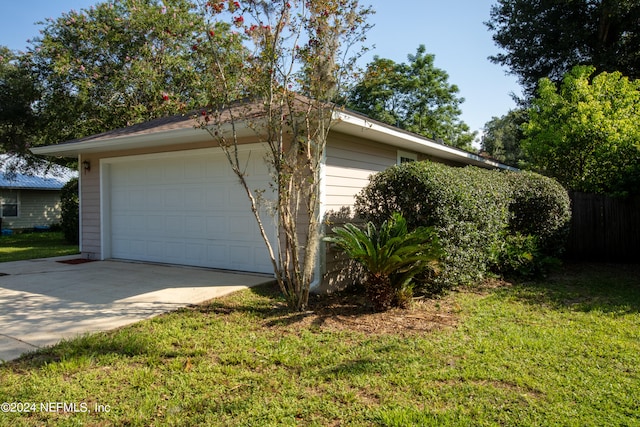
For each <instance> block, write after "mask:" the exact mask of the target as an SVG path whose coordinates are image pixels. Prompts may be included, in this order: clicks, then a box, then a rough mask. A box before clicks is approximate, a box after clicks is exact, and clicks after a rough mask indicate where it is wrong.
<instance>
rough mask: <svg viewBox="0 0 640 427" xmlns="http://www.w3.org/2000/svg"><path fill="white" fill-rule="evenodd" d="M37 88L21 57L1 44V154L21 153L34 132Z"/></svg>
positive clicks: (25, 148)
mask: <svg viewBox="0 0 640 427" xmlns="http://www.w3.org/2000/svg"><path fill="white" fill-rule="evenodd" d="M39 96H40V95H39V87H38V84H37V82H36V80H35V78H34V77H33V76H32V75H31V73H30V72H29V70H28V69H27V68H26V67H24V66H23V64H22V63H21V62H20V58H19V57H18V56H16V55H15V54H14V53H13V52H11V51H10V50H9V49H8V48H7V47H5V46H0V153H2V152H8V153H17V154H24V153H26V151H27V148H28V146H29V142H30V140H31V139H32V138H34V136H35V135H36V133H37V130H36V128H37V126H38V120H37V118H36V115H35V112H34V111H33V108H32V105H33V103H34V102H35V101H36V100H38V99H39Z"/></svg>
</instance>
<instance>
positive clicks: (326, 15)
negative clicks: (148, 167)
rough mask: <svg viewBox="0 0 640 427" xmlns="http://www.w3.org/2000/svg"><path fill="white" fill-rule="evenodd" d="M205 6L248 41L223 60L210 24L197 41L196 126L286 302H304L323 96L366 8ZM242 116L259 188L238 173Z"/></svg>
mask: <svg viewBox="0 0 640 427" xmlns="http://www.w3.org/2000/svg"><path fill="white" fill-rule="evenodd" d="M207 11H208V13H209V16H210V18H211V19H212V20H222V19H227V20H228V21H229V22H231V23H232V24H233V25H234V26H235V27H237V28H238V29H239V30H240V31H241V33H242V34H244V35H246V37H247V38H246V41H245V44H246V45H247V46H248V49H247V51H246V52H243V53H241V54H240V55H238V56H236V57H235V58H233V60H232V61H231V62H230V61H229V60H228V58H227V56H226V55H227V52H226V49H224V48H223V45H221V43H220V41H219V40H218V39H217V37H216V36H215V34H210V35H209V39H208V44H207V45H206V46H205V45H204V43H203V46H202V48H203V49H205V48H206V49H207V52H208V54H209V55H210V57H211V58H212V62H211V63H212V68H211V69H210V70H209V73H210V74H211V76H212V77H213V78H212V82H213V86H212V88H211V90H210V91H209V95H210V102H209V105H211V108H210V109H207V110H205V111H204V115H203V116H202V127H203V128H204V129H206V130H207V131H208V132H209V133H210V134H211V136H212V137H213V138H214V139H215V140H216V141H217V142H218V144H219V145H220V147H222V149H223V151H224V153H225V154H226V155H227V159H228V160H229V164H230V165H231V168H232V170H233V172H234V173H235V174H236V176H237V177H238V179H239V181H240V184H241V185H242V187H243V188H244V190H245V193H246V194H247V197H248V199H249V201H250V204H251V209H252V212H253V214H254V217H255V219H256V222H257V224H258V226H259V229H260V232H261V234H262V237H263V240H264V242H265V245H266V247H267V250H268V252H269V256H270V258H271V262H272V265H273V268H274V273H275V276H276V279H277V281H278V284H279V286H280V289H281V290H282V292H283V294H284V295H285V297H286V299H287V301H288V304H289V306H290V307H291V308H293V309H295V310H304V309H305V308H306V306H307V303H308V297H309V290H310V286H311V283H312V280H313V278H314V268H315V263H316V256H317V252H318V248H319V242H320V231H321V212H320V199H319V195H320V184H321V164H322V159H323V156H324V153H325V147H326V143H327V137H328V134H329V131H330V130H331V127H332V124H333V113H334V110H335V108H336V106H335V104H333V103H332V102H331V101H332V100H334V99H336V97H339V96H340V95H341V94H342V91H343V90H344V87H345V85H346V84H347V82H348V80H349V78H350V76H351V75H352V73H353V71H352V70H353V66H354V64H355V60H356V59H357V57H358V54H359V52H360V51H355V52H354V53H353V54H352V53H351V48H352V47H354V46H356V45H359V44H361V43H362V42H363V40H364V33H365V32H366V30H367V29H368V25H367V24H366V21H365V19H366V17H367V15H368V14H369V13H370V10H369V9H368V8H363V7H361V6H360V5H359V4H358V1H357V0H316V1H313V2H309V1H302V0H290V1H285V0H274V1H267V0H246V1H243V2H242V4H241V3H240V2H237V1H233V2H232V1H229V2H220V1H209V2H207ZM303 95H306V96H303ZM244 126H248V127H249V129H251V130H253V131H254V132H255V135H256V136H257V137H258V138H259V140H260V141H263V142H264V145H265V146H266V151H267V153H266V157H265V162H266V163H267V165H268V167H269V169H270V170H271V172H272V182H270V183H268V185H269V187H268V188H261V189H254V188H251V186H250V184H249V182H248V180H247V179H248V174H247V171H246V170H245V164H244V163H243V161H242V160H241V156H240V155H239V149H240V147H239V146H240V143H241V142H242V141H241V138H242V136H241V133H240V130H241V129H243V128H244ZM274 199H275V200H274ZM269 204H271V206H269ZM266 207H271V208H272V209H271V210H272V211H273V212H275V215H277V219H278V226H279V239H278V240H279V241H278V242H277V243H275V244H274V243H272V242H270V241H269V239H268V238H267V234H266V232H265V227H264V220H265V217H264V215H265V208H266ZM317 279H320V278H317Z"/></svg>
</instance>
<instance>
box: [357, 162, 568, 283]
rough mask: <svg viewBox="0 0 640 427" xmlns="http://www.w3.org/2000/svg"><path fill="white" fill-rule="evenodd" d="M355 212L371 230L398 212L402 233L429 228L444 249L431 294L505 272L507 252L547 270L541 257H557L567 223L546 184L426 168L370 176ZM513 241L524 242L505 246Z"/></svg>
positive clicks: (561, 202) (530, 178) (564, 207)
mask: <svg viewBox="0 0 640 427" xmlns="http://www.w3.org/2000/svg"><path fill="white" fill-rule="evenodd" d="M355 209H356V212H357V213H358V214H359V215H360V216H361V217H363V218H364V219H365V220H368V221H372V222H373V223H374V224H380V223H382V221H384V219H385V218H387V217H388V216H389V215H390V214H391V213H392V212H396V211H397V212H400V213H402V214H403V215H404V216H405V217H406V219H407V224H408V227H409V229H412V228H414V227H420V226H429V227H433V228H434V230H435V231H436V233H437V235H438V239H439V241H440V243H441V245H442V249H443V251H444V256H443V258H442V260H441V267H442V268H441V271H440V274H439V275H437V276H434V277H432V278H429V282H428V283H427V285H428V286H429V287H431V288H434V289H442V288H450V287H453V286H457V285H461V284H473V283H475V282H477V281H478V280H480V279H482V278H483V277H484V276H485V274H486V273H487V272H488V271H489V270H490V269H497V270H499V271H502V270H510V267H506V266H505V267H503V266H502V265H501V264H500V263H501V262H505V263H507V264H511V265H518V263H516V262H514V261H513V259H514V255H513V252H514V251H515V252H518V254H517V255H516V256H515V258H517V259H520V260H521V261H524V260H526V258H527V257H528V256H527V255H525V254H526V253H527V252H530V253H531V254H532V256H533V259H532V261H533V262H534V263H535V265H538V262H539V261H540V262H541V264H540V265H542V266H544V265H546V264H547V263H546V261H544V262H542V261H543V259H544V258H545V257H547V256H555V255H557V254H558V253H560V251H561V247H562V245H561V243H562V241H563V238H564V237H565V236H566V231H567V226H568V220H569V218H570V211H569V202H568V196H567V194H566V191H564V189H562V187H561V186H560V185H558V184H557V183H555V182H554V181H553V180H551V179H549V178H545V177H542V176H540V175H537V174H534V173H524V174H517V173H513V174H511V173H509V174H506V173H503V172H498V171H489V170H484V169H479V168H475V167H465V168H454V167H450V166H446V165H443V164H439V163H430V162H413V163H405V164H402V165H398V166H393V167H391V168H389V169H387V170H385V171H383V172H380V173H378V174H376V175H373V176H372V177H371V179H370V183H369V185H368V186H367V187H365V188H364V189H363V190H362V191H361V192H360V194H358V195H357V196H356V204H355ZM518 235H520V236H525V237H524V238H519V237H509V239H511V240H510V241H508V242H507V241H506V239H507V238H508V236H518ZM527 236H532V237H527ZM519 239H520V240H519ZM527 239H529V240H527ZM532 245H533V246H535V250H529V248H530V247H531V246H532ZM503 251H507V252H509V253H508V254H503ZM520 265H521V266H522V268H523V269H530V266H529V265H528V264H527V263H525V262H521V263H520Z"/></svg>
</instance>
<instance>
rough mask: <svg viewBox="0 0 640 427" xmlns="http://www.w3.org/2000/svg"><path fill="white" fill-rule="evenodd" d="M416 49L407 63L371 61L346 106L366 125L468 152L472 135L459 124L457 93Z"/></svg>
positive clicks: (431, 60)
mask: <svg viewBox="0 0 640 427" xmlns="http://www.w3.org/2000/svg"><path fill="white" fill-rule="evenodd" d="M425 52H426V48H425V47H424V45H420V46H419V47H418V49H417V51H416V54H415V55H409V56H408V60H409V62H408V63H402V64H396V63H395V62H394V61H392V60H390V59H384V58H379V57H378V56H376V57H374V60H373V62H371V63H369V64H368V65H367V69H366V71H365V73H364V75H363V77H362V79H361V80H360V81H359V82H358V84H357V85H356V86H355V87H354V88H353V90H352V91H351V92H350V93H349V96H348V100H347V106H348V107H349V108H351V109H353V110H355V111H358V112H361V113H363V114H366V115H367V116H369V117H371V118H372V119H376V120H379V121H381V122H384V123H387V124H390V125H394V126H398V127H400V128H402V129H406V130H408V131H411V132H414V133H417V134H419V135H423V136H426V137H428V138H433V139H441V140H443V141H444V142H445V143H446V144H449V145H453V146H455V147H460V148H467V149H468V148H470V147H471V142H472V141H473V139H474V138H475V133H471V132H469V126H467V125H466V124H465V123H464V122H462V121H460V119H459V117H460V114H461V111H460V104H462V103H463V102H464V98H458V97H457V93H458V91H459V90H458V87H457V86H456V85H450V84H449V83H448V79H449V75H448V74H447V73H446V72H445V71H444V70H441V69H439V68H436V67H435V66H434V60H435V56H434V55H430V54H426V53H425Z"/></svg>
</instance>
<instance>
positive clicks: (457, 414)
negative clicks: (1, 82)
mask: <svg viewBox="0 0 640 427" xmlns="http://www.w3.org/2000/svg"><path fill="white" fill-rule="evenodd" d="M329 312H330V311H329ZM324 313H327V311H325V312H324ZM376 316H379V317H376ZM372 319H373V320H372ZM376 319H377V320H378V321H379V322H380V324H381V326H384V325H382V323H383V322H387V323H388V322H395V321H398V322H401V323H402V322H404V323H402V324H404V325H405V328H404V329H402V330H401V329H398V330H397V332H389V331H390V329H389V328H386V329H385V328H384V327H381V328H379V329H376V328H375V327H373V326H374V325H375V322H376ZM411 319H414V320H416V321H418V320H420V319H422V321H423V322H424V320H425V319H432V320H433V322H434V325H436V324H437V323H438V319H446V321H443V322H442V324H441V325H440V326H438V327H434V328H433V329H432V330H431V331H426V330H423V331H422V332H417V333H416V332H415V331H414V332H412V331H411V330H410V329H409V328H410V326H411V323H410V322H411ZM365 321H366V322H370V324H371V326H372V328H370V330H367V329H363V328H361V327H359V326H358V325H359V324H360V323H362V322H365ZM407 322H408V323H407ZM338 324H340V325H341V327H337V326H336V325H338ZM443 325H444V326H443ZM436 326H437V325H436ZM391 330H392V329H391ZM0 402H35V403H37V405H38V406H37V407H35V409H36V411H35V412H30V413H21V414H18V413H5V414H0V425H7V426H9V425H11V426H20V425H32V426H40V425H52V424H55V425H70V426H71V425H74V426H75V425H100V426H103V425H128V426H148V425H156V426H165V425H169V426H171V425H210V426H234V425H238V426H239V425H252V426H267V425H285V426H287V425H290V426H299V425H305V426H306V425H318V426H326V425H330V426H337V425H349V426H352V425H355V426H359V425H363V426H369V425H376V426H377V425H380V426H406V425H420V426H430V425H432V426H495V425H507V426H547V425H559V426H632V425H639V424H640V268H639V267H638V266H633V267H630V266H626V267H625V266H608V265H574V266H567V267H565V268H564V269H563V270H562V271H561V272H560V273H557V274H555V275H553V276H552V277H550V278H549V279H548V280H546V281H543V282H539V283H513V284H502V285H495V286H485V287H484V288H479V289H474V290H464V291H459V292H454V293H451V294H450V295H448V296H446V297H443V298H442V299H441V300H438V301H427V302H425V303H422V304H421V305H420V306H419V307H418V308H416V309H414V310H413V311H408V312H400V311H394V312H392V313H389V314H382V315H377V314H375V315H373V314H366V315H365V314H361V315H352V316H347V315H346V314H344V313H343V314H339V312H338V311H336V314H335V316H333V317H331V316H329V317H327V316H324V317H323V316H317V315H315V314H313V313H306V314H292V313H288V312H287V310H286V309H285V308H284V303H283V300H282V299H281V298H279V297H278V296H277V295H276V293H274V292H273V291H272V290H271V289H269V288H265V287H263V288H257V289H253V290H248V291H244V292H239V293H236V294H233V295H231V296H229V297H226V298H224V299H220V300H216V301H214V302H212V303H211V304H209V305H206V306H202V307H195V308H190V309H183V310H180V311H177V312H174V313H170V314H168V315H164V316H160V317H157V318H154V319H152V320H149V321H145V322H141V323H138V324H136V325H134V326H131V327H127V328H123V329H120V330H118V331H114V332H111V333H102V334H96V335H91V336H86V337H82V338H79V339H76V340H73V341H69V342H65V343H63V344H61V345H58V346H57V347H54V348H51V349H48V350H46V351H42V352H40V353H36V354H34V355H31V356H30V357H25V358H23V359H21V360H18V361H16V362H11V363H7V364H5V365H3V366H0ZM41 402H66V403H67V404H69V403H76V404H77V405H78V409H79V410H80V411H82V406H81V405H82V404H85V405H87V406H86V408H87V412H77V413H70V412H62V411H60V412H59V413H45V412H42V407H40V406H39V405H40V403H41ZM96 404H99V405H103V406H102V407H101V408H102V409H103V410H106V409H108V410H109V411H108V412H106V411H103V412H96V411H94V408H95V405H96ZM32 408H33V407H32ZM67 409H69V408H67Z"/></svg>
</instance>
